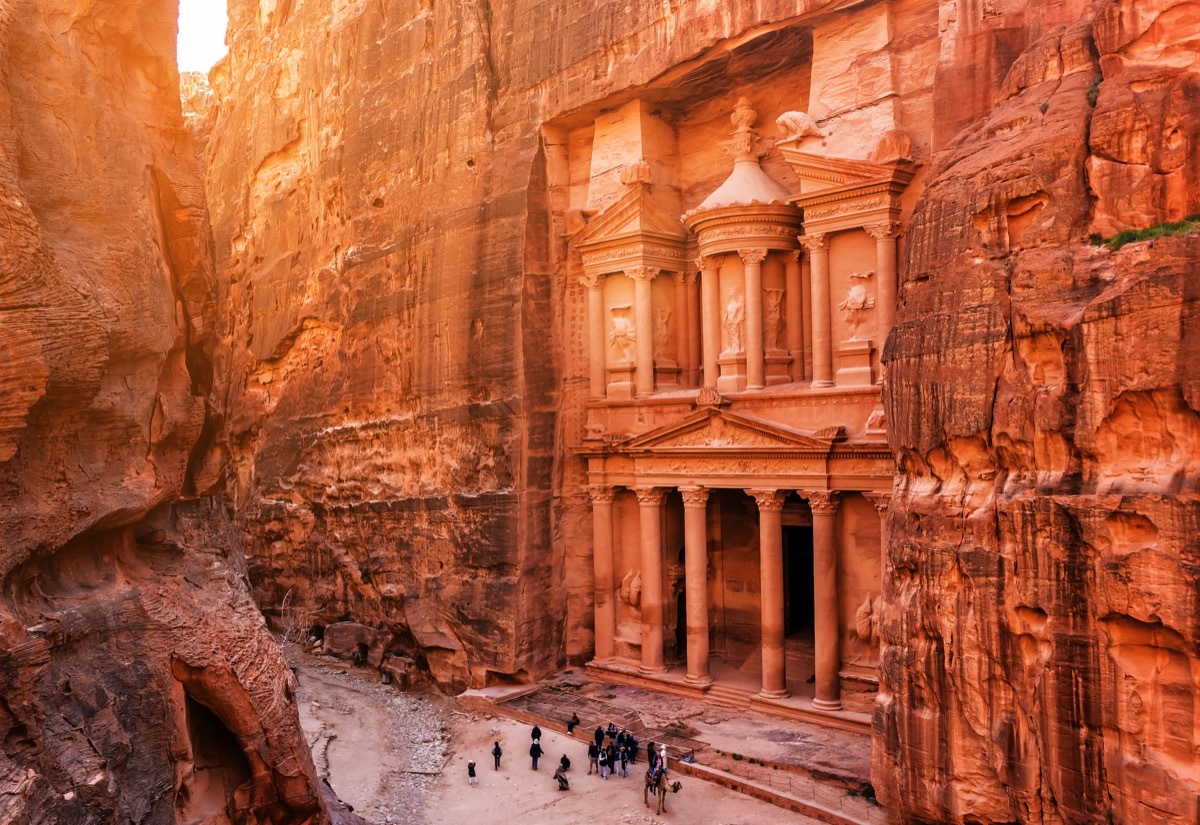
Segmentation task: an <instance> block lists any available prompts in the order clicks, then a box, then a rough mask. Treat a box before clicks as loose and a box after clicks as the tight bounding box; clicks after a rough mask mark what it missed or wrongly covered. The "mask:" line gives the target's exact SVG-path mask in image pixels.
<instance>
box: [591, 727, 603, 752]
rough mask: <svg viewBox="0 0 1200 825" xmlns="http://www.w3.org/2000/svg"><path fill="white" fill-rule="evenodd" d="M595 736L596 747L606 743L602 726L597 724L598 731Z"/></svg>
mask: <svg viewBox="0 0 1200 825" xmlns="http://www.w3.org/2000/svg"><path fill="white" fill-rule="evenodd" d="M593 738H594V739H595V740H596V747H598V748H599V747H601V746H603V745H604V728H603V727H602V726H600V725H597V726H596V733H595V735H594V736H593Z"/></svg>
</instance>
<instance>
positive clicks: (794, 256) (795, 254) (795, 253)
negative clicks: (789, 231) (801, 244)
mask: <svg viewBox="0 0 1200 825" xmlns="http://www.w3.org/2000/svg"><path fill="white" fill-rule="evenodd" d="M777 254H779V255H780V256H781V257H782V258H783V262H784V264H793V265H795V266H799V265H800V250H799V249H789V250H787V251H786V252H778V250H777Z"/></svg>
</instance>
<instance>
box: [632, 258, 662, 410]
mask: <svg viewBox="0 0 1200 825" xmlns="http://www.w3.org/2000/svg"><path fill="white" fill-rule="evenodd" d="M625 274H626V275H628V276H629V277H630V278H632V279H633V319H634V325H635V326H636V327H637V371H636V372H635V374H634V386H635V387H636V389H637V394H638V395H650V394H652V393H653V392H654V302H653V298H652V296H651V291H650V285H651V283H652V282H653V281H654V278H655V276H656V275H658V270H657V269H655V268H654V267H650V266H635V267H631V268H630V269H627V270H625Z"/></svg>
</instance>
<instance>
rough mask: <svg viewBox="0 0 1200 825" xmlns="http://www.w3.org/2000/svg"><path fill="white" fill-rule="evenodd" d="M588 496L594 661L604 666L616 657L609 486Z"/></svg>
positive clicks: (591, 490)
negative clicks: (594, 633) (590, 534)
mask: <svg viewBox="0 0 1200 825" xmlns="http://www.w3.org/2000/svg"><path fill="white" fill-rule="evenodd" d="M588 493H589V494H590V495H591V497H592V569H593V571H594V572H595V576H596V584H595V594H596V595H595V602H596V661H597V662H598V663H601V664H603V663H607V662H611V661H612V660H613V657H614V656H615V655H616V642H615V639H616V634H617V603H616V590H617V582H616V573H615V570H614V564H613V497H614V496H615V495H616V490H614V489H613V488H612V487H600V486H596V487H590V488H588Z"/></svg>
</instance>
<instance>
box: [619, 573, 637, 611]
mask: <svg viewBox="0 0 1200 825" xmlns="http://www.w3.org/2000/svg"><path fill="white" fill-rule="evenodd" d="M621 601H623V602H625V604H627V605H629V606H630V607H637V606H638V605H640V604H641V603H642V574H641V573H634V572H633V571H632V570H630V571H629V572H628V573H626V574H625V577H624V578H623V579H621Z"/></svg>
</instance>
